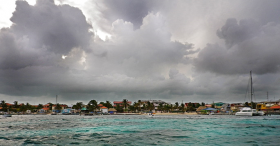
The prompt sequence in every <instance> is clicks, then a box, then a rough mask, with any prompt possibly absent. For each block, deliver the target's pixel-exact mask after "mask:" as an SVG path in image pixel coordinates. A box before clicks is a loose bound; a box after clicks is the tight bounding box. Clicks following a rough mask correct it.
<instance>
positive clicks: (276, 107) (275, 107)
mask: <svg viewBox="0 0 280 146" xmlns="http://www.w3.org/2000/svg"><path fill="white" fill-rule="evenodd" d="M270 108H272V109H280V105H278V106H273V107H270Z"/></svg>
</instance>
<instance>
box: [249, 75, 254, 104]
mask: <svg viewBox="0 0 280 146" xmlns="http://www.w3.org/2000/svg"><path fill="white" fill-rule="evenodd" d="M250 79H251V107H252V109H253V102H252V98H253V80H252V71H250Z"/></svg>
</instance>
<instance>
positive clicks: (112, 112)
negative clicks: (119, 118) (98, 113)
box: [108, 108, 117, 114]
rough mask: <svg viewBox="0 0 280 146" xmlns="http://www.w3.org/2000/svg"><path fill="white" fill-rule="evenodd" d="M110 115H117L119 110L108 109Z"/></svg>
mask: <svg viewBox="0 0 280 146" xmlns="http://www.w3.org/2000/svg"><path fill="white" fill-rule="evenodd" d="M108 113H109V114H116V113H117V110H116V109H114V108H109V109H108Z"/></svg>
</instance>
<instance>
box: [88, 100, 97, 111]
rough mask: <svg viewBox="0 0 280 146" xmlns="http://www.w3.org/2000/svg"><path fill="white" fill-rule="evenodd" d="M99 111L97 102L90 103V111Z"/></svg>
mask: <svg viewBox="0 0 280 146" xmlns="http://www.w3.org/2000/svg"><path fill="white" fill-rule="evenodd" d="M96 109H98V105H97V101H96V100H91V101H89V102H88V110H89V111H96Z"/></svg>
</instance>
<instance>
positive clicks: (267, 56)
mask: <svg viewBox="0 0 280 146" xmlns="http://www.w3.org/2000/svg"><path fill="white" fill-rule="evenodd" d="M256 24H257V23H256V22H255V21H254V20H241V21H240V22H239V24H238V23H237V21H236V20H235V19H229V20H227V22H226V24H225V25H224V26H223V27H222V28H221V30H218V31H217V34H218V36H219V37H220V38H222V39H224V40H225V44H226V46H228V48H224V47H223V46H221V45H218V44H208V45H207V47H205V48H204V49H203V50H202V51H200V52H199V54H198V57H197V59H195V60H194V63H195V66H196V68H197V69H198V70H203V71H210V72H214V73H219V74H244V73H248V72H249V71H250V70H252V71H253V72H254V73H256V74H266V73H276V72H278V71H279V66H280V61H279V59H278V54H279V53H280V49H279V45H280V43H279V39H280V31H279V28H280V27H279V26H280V25H279V24H277V23H268V24H266V25H262V26H258V25H256Z"/></svg>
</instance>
